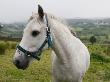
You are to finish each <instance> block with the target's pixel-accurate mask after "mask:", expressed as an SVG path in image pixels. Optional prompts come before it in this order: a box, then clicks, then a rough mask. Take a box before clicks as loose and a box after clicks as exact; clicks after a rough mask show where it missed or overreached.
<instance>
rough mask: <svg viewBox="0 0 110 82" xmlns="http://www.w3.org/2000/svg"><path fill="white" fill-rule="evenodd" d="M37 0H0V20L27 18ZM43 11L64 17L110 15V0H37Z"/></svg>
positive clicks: (11, 20) (21, 19)
mask: <svg viewBox="0 0 110 82" xmlns="http://www.w3.org/2000/svg"><path fill="white" fill-rule="evenodd" d="M37 2H38V0H0V22H1V21H2V22H15V21H24V20H27V19H28V18H29V17H30V16H31V14H32V12H37ZM39 3H40V4H41V5H42V6H43V8H44V11H45V12H49V13H52V14H54V15H56V16H61V17H64V18H76V17H81V18H93V17H110V0H39Z"/></svg>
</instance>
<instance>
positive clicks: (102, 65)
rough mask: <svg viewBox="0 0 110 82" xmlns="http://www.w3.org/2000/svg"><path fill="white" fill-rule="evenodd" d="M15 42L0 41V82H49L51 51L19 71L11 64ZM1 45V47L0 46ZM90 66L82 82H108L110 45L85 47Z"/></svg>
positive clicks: (109, 79)
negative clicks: (89, 55) (89, 57)
mask: <svg viewBox="0 0 110 82" xmlns="http://www.w3.org/2000/svg"><path fill="white" fill-rule="evenodd" d="M16 44H17V42H9V41H5V42H3V41H0V49H2V51H3V50H4V52H2V53H1V52H0V82H51V78H52V71H51V67H52V66H51V55H50V53H51V50H46V51H44V52H43V54H42V57H41V60H40V61H37V60H35V61H33V62H32V63H31V65H30V66H29V68H28V69H26V70H19V69H17V68H16V67H15V66H14V65H13V63H12V57H13V55H14V52H15V47H16ZM1 45H2V46H1ZM87 46H88V48H89V51H90V53H91V64H90V68H89V70H88V72H87V73H86V75H85V77H84V80H83V81H84V82H110V45H102V44H95V45H90V44H88V45H87Z"/></svg>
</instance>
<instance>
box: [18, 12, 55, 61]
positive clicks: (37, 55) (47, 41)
mask: <svg viewBox="0 0 110 82" xmlns="http://www.w3.org/2000/svg"><path fill="white" fill-rule="evenodd" d="M45 21H46V38H45V41H44V42H43V44H42V45H41V47H40V48H39V49H38V51H35V52H30V51H27V50H25V49H24V48H22V47H21V46H20V45H17V49H18V50H19V51H21V52H23V53H24V54H25V55H26V56H31V57H33V58H35V59H37V60H38V61H39V60H40V56H41V54H42V51H43V48H44V47H45V45H46V44H48V48H51V47H52V43H53V42H52V37H51V31H50V27H49V24H48V18H47V14H46V13H45Z"/></svg>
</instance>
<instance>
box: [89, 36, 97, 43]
mask: <svg viewBox="0 0 110 82" xmlns="http://www.w3.org/2000/svg"><path fill="white" fill-rule="evenodd" d="M90 42H91V43H92V44H94V43H95V42H96V38H95V36H91V37H90Z"/></svg>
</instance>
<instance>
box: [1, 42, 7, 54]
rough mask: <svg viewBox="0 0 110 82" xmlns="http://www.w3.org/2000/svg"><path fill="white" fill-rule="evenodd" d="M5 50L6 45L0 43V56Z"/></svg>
mask: <svg viewBox="0 0 110 82" xmlns="http://www.w3.org/2000/svg"><path fill="white" fill-rule="evenodd" d="M6 49H7V45H6V43H4V42H1V43H0V54H2V55H3V54H5V51H6Z"/></svg>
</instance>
